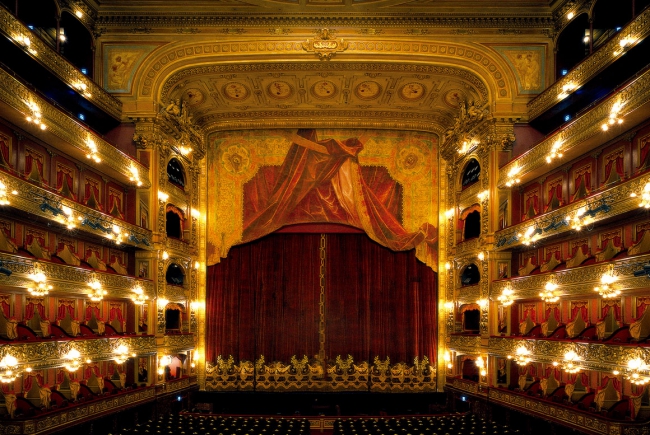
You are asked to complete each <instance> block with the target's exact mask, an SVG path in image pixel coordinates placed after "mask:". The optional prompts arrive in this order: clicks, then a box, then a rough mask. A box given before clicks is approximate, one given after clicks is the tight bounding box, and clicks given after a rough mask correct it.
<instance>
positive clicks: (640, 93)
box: [498, 71, 650, 188]
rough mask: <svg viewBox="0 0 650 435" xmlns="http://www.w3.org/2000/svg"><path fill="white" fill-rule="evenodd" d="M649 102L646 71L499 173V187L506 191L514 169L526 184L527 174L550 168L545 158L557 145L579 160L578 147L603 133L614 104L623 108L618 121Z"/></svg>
mask: <svg viewBox="0 0 650 435" xmlns="http://www.w3.org/2000/svg"><path fill="white" fill-rule="evenodd" d="M648 101H650V71H645V72H644V73H643V74H642V75H640V76H639V77H637V78H635V79H634V80H633V81H631V82H629V83H628V84H627V85H626V86H625V87H624V88H622V89H621V90H620V91H619V92H617V93H616V94H615V95H612V96H610V97H609V98H607V99H606V100H603V101H602V102H600V103H599V104H597V105H596V106H595V107H593V108H592V109H591V110H589V111H587V112H586V113H584V114H583V115H581V116H579V117H578V118H576V119H575V120H574V121H573V122H571V123H570V124H568V125H567V126H566V127H564V128H562V129H561V130H560V131H558V132H557V133H555V134H553V135H551V136H549V137H548V138H547V139H545V140H544V141H542V142H540V143H539V144H538V145H536V146H535V147H534V148H533V149H531V150H530V151H528V152H526V153H525V154H523V155H521V156H519V157H517V158H515V159H513V160H512V161H510V162H509V163H508V164H506V165H504V166H503V167H501V169H500V170H499V182H498V186H499V188H505V185H506V182H507V181H508V173H510V171H512V170H514V169H517V168H518V169H519V171H518V175H519V178H520V179H521V180H522V181H521V182H522V183H525V181H526V180H525V178H526V174H527V173H530V172H532V171H534V170H536V169H538V168H541V167H542V166H544V165H548V163H546V156H547V155H549V153H550V152H551V150H552V149H553V146H554V145H555V144H556V143H558V144H560V145H559V149H558V151H560V152H562V153H564V155H565V157H564V159H565V160H568V159H570V158H571V157H576V156H577V155H576V153H577V152H578V151H577V145H579V144H581V143H582V142H585V141H586V140H587V139H589V138H591V137H593V136H595V135H597V134H603V130H602V128H601V125H602V123H603V122H605V121H606V120H608V119H609V115H610V113H611V111H612V108H613V107H614V105H615V104H618V105H620V107H621V110H620V112H619V118H625V117H626V116H628V115H630V114H631V113H632V112H634V111H635V110H637V109H638V108H640V107H641V106H643V105H644V104H646V103H648ZM586 151H587V150H585V149H583V148H581V149H580V152H581V153H584V152H586Z"/></svg>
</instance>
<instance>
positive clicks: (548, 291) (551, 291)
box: [539, 277, 560, 304]
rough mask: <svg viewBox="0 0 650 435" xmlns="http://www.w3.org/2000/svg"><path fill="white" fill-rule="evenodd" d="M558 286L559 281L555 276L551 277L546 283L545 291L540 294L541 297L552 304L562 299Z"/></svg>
mask: <svg viewBox="0 0 650 435" xmlns="http://www.w3.org/2000/svg"><path fill="white" fill-rule="evenodd" d="M557 288H558V285H557V283H556V282H555V277H551V278H550V279H549V280H548V281H547V282H546V285H544V291H542V292H541V293H540V294H539V297H541V298H542V300H543V301H544V302H546V303H547V304H552V303H554V302H557V301H559V300H560V297H559V296H558V295H557V293H556V290H557Z"/></svg>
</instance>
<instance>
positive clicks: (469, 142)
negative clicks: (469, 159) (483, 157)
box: [458, 138, 479, 154]
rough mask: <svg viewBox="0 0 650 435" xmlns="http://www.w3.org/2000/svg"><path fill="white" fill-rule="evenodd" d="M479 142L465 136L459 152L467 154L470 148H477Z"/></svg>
mask: <svg viewBox="0 0 650 435" xmlns="http://www.w3.org/2000/svg"><path fill="white" fill-rule="evenodd" d="M478 144H479V142H478V140H476V139H468V138H463V139H462V142H461V146H460V148H459V149H458V154H467V153H468V152H469V151H470V150H472V149H474V148H476V146H477V145H478Z"/></svg>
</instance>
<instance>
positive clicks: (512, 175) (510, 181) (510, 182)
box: [506, 166, 521, 187]
mask: <svg viewBox="0 0 650 435" xmlns="http://www.w3.org/2000/svg"><path fill="white" fill-rule="evenodd" d="M519 172H521V167H519V166H515V167H513V168H512V169H510V170H509V171H508V175H507V177H508V178H506V186H507V187H512V186H514V185H516V184H519V183H520V182H521V179H520V178H519V177H518V176H517V175H518V174H519Z"/></svg>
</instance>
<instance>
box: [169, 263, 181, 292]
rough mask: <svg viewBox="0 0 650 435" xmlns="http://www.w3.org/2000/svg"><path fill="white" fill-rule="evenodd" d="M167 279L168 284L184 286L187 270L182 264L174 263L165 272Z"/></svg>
mask: <svg viewBox="0 0 650 435" xmlns="http://www.w3.org/2000/svg"><path fill="white" fill-rule="evenodd" d="M165 281H167V284H171V285H181V286H182V285H183V284H184V283H185V271H184V270H183V268H182V267H181V266H180V265H178V264H176V263H172V264H170V265H169V267H168V268H167V272H166V273H165Z"/></svg>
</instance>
